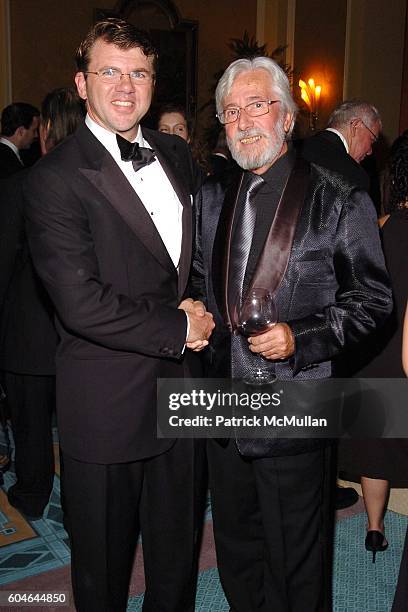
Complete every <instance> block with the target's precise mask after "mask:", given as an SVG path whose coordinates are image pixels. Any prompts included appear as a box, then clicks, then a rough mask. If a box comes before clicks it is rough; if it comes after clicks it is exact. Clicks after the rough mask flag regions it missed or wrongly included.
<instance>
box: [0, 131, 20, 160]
mask: <svg viewBox="0 0 408 612" xmlns="http://www.w3.org/2000/svg"><path fill="white" fill-rule="evenodd" d="M0 142H1V144H4V145H6V146H7V147H10V149H11V150H12V151H13V153H15V155H17V157H18V159H19V160H20V161H21V157H20V151H19V150H18V148H17V147H16V145H15V144H14V143H13V142H11V141H10V140H9V139H8V138H5V137H4V136H1V137H0ZM21 163H23V162H21Z"/></svg>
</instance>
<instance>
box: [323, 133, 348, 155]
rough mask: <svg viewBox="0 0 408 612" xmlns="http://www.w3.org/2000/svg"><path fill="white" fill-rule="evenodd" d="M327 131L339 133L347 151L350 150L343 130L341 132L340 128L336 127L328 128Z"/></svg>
mask: <svg viewBox="0 0 408 612" xmlns="http://www.w3.org/2000/svg"><path fill="white" fill-rule="evenodd" d="M326 131H327V132H333V134H337V136H338V137H339V138H340V140H341V142H342V143H343V144H344V148H345V149H346V151H347V153H348V152H349V146H348V143H347V140H346V139H345V138H344V136H343V134H342V133H341V132H339V131H338V130H335V129H334V128H326Z"/></svg>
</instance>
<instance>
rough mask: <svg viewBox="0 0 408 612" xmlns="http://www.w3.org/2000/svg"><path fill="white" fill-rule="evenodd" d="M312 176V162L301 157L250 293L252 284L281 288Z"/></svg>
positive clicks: (296, 164)
mask: <svg viewBox="0 0 408 612" xmlns="http://www.w3.org/2000/svg"><path fill="white" fill-rule="evenodd" d="M309 175H310V164H309V163H308V162H306V161H305V160H303V159H301V158H298V159H297V160H296V162H295V166H294V167H293V169H292V171H291V173H290V175H289V178H288V181H287V183H286V186H285V189H284V191H283V193H282V196H281V199H280V202H279V204H278V208H277V210H276V214H275V218H274V220H273V223H272V225H271V228H270V230H269V233H268V236H267V239H266V242H265V245H264V248H263V249H262V253H261V255H260V258H259V261H258V264H257V267H256V271H255V274H254V276H253V278H252V282H251V285H250V287H249V290H248V292H249V291H250V290H251V289H252V288H253V287H268V288H269V289H270V291H271V293H276V292H277V291H278V289H279V286H280V284H281V282H282V279H283V277H284V275H285V272H286V268H287V266H288V262H289V257H290V253H291V250H292V245H293V239H294V236H295V231H296V227H297V221H298V218H299V214H300V211H301V209H302V206H303V203H304V200H305V197H306V192H307V187H308V184H309Z"/></svg>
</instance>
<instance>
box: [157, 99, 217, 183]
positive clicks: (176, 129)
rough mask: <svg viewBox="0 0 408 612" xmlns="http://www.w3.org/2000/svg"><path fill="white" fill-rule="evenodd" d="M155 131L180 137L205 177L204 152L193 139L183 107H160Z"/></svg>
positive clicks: (199, 143) (205, 162)
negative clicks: (187, 145)
mask: <svg viewBox="0 0 408 612" xmlns="http://www.w3.org/2000/svg"><path fill="white" fill-rule="evenodd" d="M157 129H158V130H159V132H163V133H165V134H172V135H173V136H180V138H183V140H185V141H186V142H188V143H189V145H190V148H191V154H192V156H193V159H194V161H195V162H196V163H197V165H198V166H199V167H200V169H201V171H202V173H203V175H204V176H205V174H207V173H208V170H209V168H208V162H207V159H206V152H205V150H204V147H203V145H202V143H201V142H199V141H198V140H197V139H196V138H195V137H194V130H193V122H192V120H191V119H190V118H189V117H188V115H187V112H186V109H185V108H184V107H183V106H180V105H178V104H165V105H163V106H161V107H160V109H159V112H158V115H157ZM204 176H203V179H204Z"/></svg>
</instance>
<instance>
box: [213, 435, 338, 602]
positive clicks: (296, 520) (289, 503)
mask: <svg viewBox="0 0 408 612" xmlns="http://www.w3.org/2000/svg"><path fill="white" fill-rule="evenodd" d="M327 452H328V451H327V450H325V449H322V450H318V451H313V452H309V453H302V454H300V455H295V456H289V457H274V458H265V459H255V460H247V459H245V458H243V457H242V456H241V455H239V453H238V451H237V448H236V445H235V443H234V441H233V440H230V441H229V443H228V445H227V446H226V447H225V448H223V447H222V446H220V445H219V444H218V443H217V442H216V441H210V442H209V443H208V459H209V475H210V488H211V499H212V507H213V520H214V534H215V544H216V551H217V560H218V568H219V572H220V577H221V582H222V586H223V588H224V591H225V594H226V597H227V599H228V602H229V604H230V606H231V609H232V610H233V611H234V612H255V611H262V612H272V611H273V612H305V611H307V612H317V611H319V612H320V611H323V610H324V611H326V610H330V609H331V608H330V603H329V602H328V601H327V599H328V594H327V593H328V591H327V586H328V585H327V580H328V576H327V573H328V571H327V570H328V567H329V560H328V558H327V556H328V555H327V546H326V545H327V544H328V540H327V535H328V534H327V529H326V526H327V525H328V522H327V520H326V518H327V517H325V516H324V506H323V497H324V495H323V493H324V490H325V473H326V469H325V466H326V460H325V453H327ZM325 532H326V533H325Z"/></svg>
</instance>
